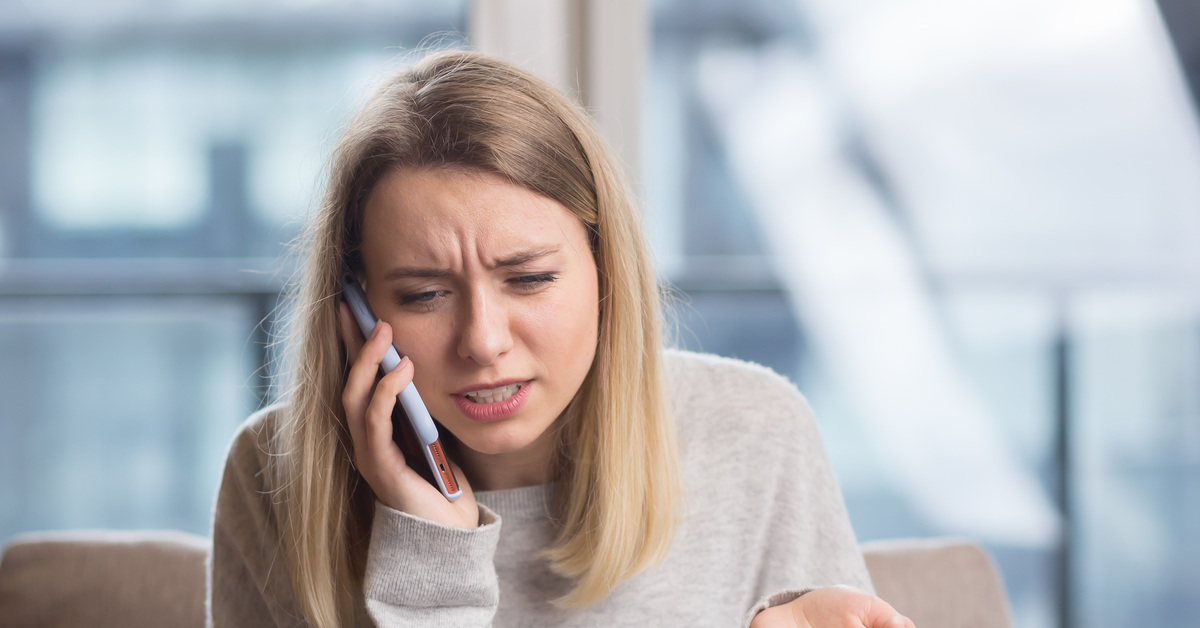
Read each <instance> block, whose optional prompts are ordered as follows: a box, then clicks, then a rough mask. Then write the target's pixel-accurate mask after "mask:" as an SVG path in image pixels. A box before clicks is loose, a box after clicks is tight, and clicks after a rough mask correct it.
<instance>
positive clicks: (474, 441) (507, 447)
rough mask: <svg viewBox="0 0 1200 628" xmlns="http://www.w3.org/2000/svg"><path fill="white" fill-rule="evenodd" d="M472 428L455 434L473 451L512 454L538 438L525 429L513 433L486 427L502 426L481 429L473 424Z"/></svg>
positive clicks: (460, 441) (462, 443)
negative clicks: (524, 430) (527, 432)
mask: <svg viewBox="0 0 1200 628" xmlns="http://www.w3.org/2000/svg"><path fill="white" fill-rule="evenodd" d="M472 427H474V428H475V429H471V430H469V431H467V432H464V433H461V434H459V433H456V434H455V435H454V436H455V438H457V439H458V442H459V443H460V444H461V445H462V446H463V447H467V448H469V449H470V450H472V451H475V452H477V453H481V454H486V455H493V456H494V455H499V454H510V453H514V452H518V451H521V450H522V449H525V448H526V447H528V446H529V445H531V444H532V443H533V441H535V440H536V439H537V438H536V436H534V435H529V434H526V433H524V432H523V431H517V432H516V433H512V432H511V431H510V430H506V429H486V428H487V427H495V428H500V427H501V426H499V425H496V426H482V427H484V428H485V429H483V430H480V429H479V427H481V426H472Z"/></svg>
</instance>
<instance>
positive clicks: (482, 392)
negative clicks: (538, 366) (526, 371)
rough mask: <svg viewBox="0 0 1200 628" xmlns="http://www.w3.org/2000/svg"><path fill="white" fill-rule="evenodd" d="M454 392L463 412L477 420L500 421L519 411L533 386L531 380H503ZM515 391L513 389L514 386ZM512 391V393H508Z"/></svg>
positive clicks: (455, 399)
mask: <svg viewBox="0 0 1200 628" xmlns="http://www.w3.org/2000/svg"><path fill="white" fill-rule="evenodd" d="M488 386H490V387H489V388H475V389H473V390H469V391H466V392H460V393H455V394H454V401H455V403H457V404H458V407H459V409H460V410H462V413H463V414H465V415H466V416H467V417H468V418H470V419H473V420H475V421H483V422H489V421H499V420H500V419H506V418H508V417H510V416H512V415H514V414H516V413H517V410H520V409H521V406H522V405H524V403H525V400H526V399H528V398H529V393H530V390H531V389H532V388H533V382H532V381H531V380H526V381H516V382H503V383H500V384H499V385H490V384H489V385H488ZM514 387H515V388H516V390H515V391H512V389H513V388H514ZM510 391H512V394H511V395H510V394H507V393H509V392H510Z"/></svg>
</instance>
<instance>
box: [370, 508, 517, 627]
mask: <svg viewBox="0 0 1200 628" xmlns="http://www.w3.org/2000/svg"><path fill="white" fill-rule="evenodd" d="M499 540H500V519H499V517H498V516H496V514H495V513H493V512H492V511H491V510H488V509H487V508H486V507H483V506H480V507H479V527H478V528H475V529H473V530H467V529H463V528H455V527H450V526H445V525H441V524H438V523H433V522H430V521H426V520H424V519H420V518H417V517H414V516H412V515H409V514H408V513H405V512H401V511H398V510H394V509H392V508H389V507H387V506H385V505H383V504H382V503H378V502H376V504H375V519H374V522H373V523H372V526H371V544H370V550H369V553H368V556H367V570H366V575H365V577H364V580H363V593H364V595H365V596H366V601H367V610H368V612H369V613H370V615H371V618H372V619H373V620H374V621H375V623H376V625H378V626H379V627H380V628H387V627H390V626H490V625H491V623H492V617H493V616H494V615H495V614H496V607H497V605H498V604H499V601H500V586H499V583H498V582H497V579H496V568H495V565H494V562H493V561H494V557H495V554H496V545H497V543H498V542H499Z"/></svg>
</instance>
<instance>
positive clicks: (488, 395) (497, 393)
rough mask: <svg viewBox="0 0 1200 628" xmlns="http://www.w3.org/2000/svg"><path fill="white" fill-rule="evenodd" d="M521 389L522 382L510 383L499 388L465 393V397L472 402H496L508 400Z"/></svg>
mask: <svg viewBox="0 0 1200 628" xmlns="http://www.w3.org/2000/svg"><path fill="white" fill-rule="evenodd" d="M520 390H521V384H509V385H507V386H501V387H499V388H489V389H488V390H476V391H474V392H469V393H465V394H464V395H463V397H465V398H466V399H467V400H469V401H471V402H472V403H496V402H498V401H507V400H509V399H511V398H512V396H513V395H515V394H517V392H518V391H520Z"/></svg>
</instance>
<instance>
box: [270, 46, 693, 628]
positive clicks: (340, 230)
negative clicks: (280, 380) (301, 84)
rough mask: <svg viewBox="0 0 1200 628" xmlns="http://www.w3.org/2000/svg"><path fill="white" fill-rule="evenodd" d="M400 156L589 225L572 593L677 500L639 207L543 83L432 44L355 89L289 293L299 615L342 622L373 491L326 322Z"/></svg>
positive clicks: (669, 535) (573, 603)
mask: <svg viewBox="0 0 1200 628" xmlns="http://www.w3.org/2000/svg"><path fill="white" fill-rule="evenodd" d="M397 168H402V169H403V168H424V169H429V168H433V169H437V168H458V169H467V170H478V171H485V172H489V173H494V174H497V175H500V176H502V177H505V178H507V179H508V180H510V181H513V182H515V183H517V184H519V185H522V186H524V187H526V188H528V189H530V190H532V191H534V192H537V193H538V194H541V195H543V196H546V197H549V198H551V199H553V200H555V201H557V202H559V203H561V204H562V205H563V206H565V207H566V208H567V209H568V210H570V211H571V212H572V213H573V214H574V215H575V216H577V217H578V218H579V220H580V221H582V222H583V224H584V225H585V226H586V227H587V229H588V232H589V235H590V239H591V244H592V252H593V254H594V256H595V259H596V265H597V269H598V272H599V279H600V294H601V297H600V326H599V337H598V338H597V351H596V357H595V361H594V362H593V364H592V367H591V370H590V372H589V373H588V375H587V377H586V379H585V380H584V382H583V384H582V385H581V386H580V389H579V390H578V392H577V393H576V395H575V398H574V399H573V400H572V402H571V403H570V404H569V405H568V406H567V409H566V410H565V412H564V416H563V417H562V420H561V421H560V423H561V425H562V428H561V431H560V435H561V442H560V443H559V447H558V452H557V456H556V460H555V465H556V467H555V469H556V473H557V475H556V496H555V500H554V505H553V508H554V511H553V515H554V517H555V519H556V522H557V524H558V536H557V538H556V540H555V542H554V544H553V545H552V546H551V547H550V548H548V549H547V550H546V551H545V557H546V558H547V560H549V562H550V566H551V569H553V570H554V571H555V572H556V573H558V574H560V575H562V576H564V577H567V578H569V579H571V580H572V581H573V582H574V584H575V586H574V588H573V589H572V590H571V591H570V592H569V593H568V594H567V595H565V596H564V597H563V598H561V599H559V600H556V601H555V602H556V603H557V604H559V605H560V606H562V607H578V606H586V605H590V604H593V603H596V602H598V601H600V600H602V599H604V598H605V597H606V596H607V595H608V594H609V593H610V592H611V591H612V590H613V588H614V587H615V586H616V585H618V584H619V583H621V582H623V581H625V580H628V579H629V578H631V577H633V576H634V575H636V574H637V573H639V572H641V571H642V570H644V569H646V568H648V567H650V566H651V565H654V564H655V563H657V562H659V561H660V560H661V559H662V558H663V557H664V556H665V555H666V553H667V551H668V550H669V549H670V547H671V543H672V540H673V538H674V534H675V530H676V528H677V526H678V521H679V516H680V515H679V511H680V494H681V490H682V488H681V479H680V463H679V453H678V450H677V447H676V444H675V430H674V426H673V423H672V419H671V416H670V413H669V410H668V407H667V399H666V392H665V388H664V382H663V372H662V325H663V323H662V319H661V317H662V309H661V302H660V296H659V293H658V288H657V283H656V277H655V274H654V271H653V267H652V264H651V262H650V255H649V252H648V249H647V246H646V243H645V241H644V238H643V235H642V230H641V224H640V220H639V217H638V215H637V210H636V206H635V204H634V202H633V200H632V197H631V194H630V192H629V190H628V188H627V186H626V184H625V182H624V177H623V176H622V174H621V172H620V168H619V166H618V165H617V162H616V161H615V160H614V158H613V157H612V155H611V154H610V153H609V152H608V150H607V149H606V148H605V146H604V144H603V142H602V141H601V140H600V137H599V136H598V134H597V133H596V131H595V130H594V129H593V128H592V125H591V123H590V122H589V120H588V117H587V114H586V113H584V112H583V111H582V110H581V109H580V108H579V107H577V106H575V105H574V104H572V103H571V102H569V101H568V100H567V99H566V98H565V97H563V96H562V95H561V94H559V93H558V92H556V91H555V90H554V89H553V88H551V87H549V86H548V85H546V84H545V83H543V82H542V81H540V80H538V79H536V78H534V77H533V76H531V75H529V74H528V73H526V72H524V71H523V70H521V69H519V68H517V67H515V66H513V65H510V64H508V63H505V62H502V61H499V60H496V59H494V58H491V57H488V56H485V55H481V54H478V53H472V52H464V51H455V52H441V53H435V54H431V55H429V56H427V57H425V58H424V59H423V60H421V61H420V62H418V63H417V64H415V65H414V66H412V67H410V68H408V69H407V70H405V71H403V72H401V73H399V74H397V75H395V76H394V77H392V78H391V79H389V80H388V81H386V82H385V83H384V85H383V86H382V87H381V88H380V89H379V90H378V91H377V92H376V94H375V95H374V96H373V97H372V98H371V99H370V100H369V101H368V102H367V103H366V105H365V106H364V107H363V109H362V111H361V112H360V113H359V115H358V116H357V117H356V118H355V119H354V120H353V121H352V122H351V123H350V125H349V126H348V128H347V129H346V131H345V133H344V134H343V136H342V138H341V140H340V142H339V143H338V145H337V147H336V148H335V150H334V154H333V157H332V161H331V172H330V178H329V185H328V188H327V190H326V192H325V196H324V200H323V202H322V204H321V206H320V207H319V209H318V211H317V214H316V216H315V217H314V218H313V220H312V221H311V222H310V224H309V225H308V229H307V231H306V235H305V243H306V247H307V250H306V254H307V259H306V261H305V263H304V266H303V270H302V279H301V282H300V285H299V287H298V290H297V291H296V292H295V293H294V294H293V299H294V317H295V318H294V319H293V323H292V329H291V330H290V341H291V343H290V344H291V349H292V363H293V364H294V365H295V366H294V370H293V372H292V373H291V377H292V379H293V381H291V382H290V388H291V393H290V395H289V399H288V402H289V403H288V407H287V408H286V409H285V410H283V411H282V412H281V416H280V418H279V421H280V423H279V428H278V431H277V435H276V439H275V441H274V443H273V450H274V451H273V453H274V454H275V455H273V456H272V458H271V465H270V471H271V473H272V478H273V482H274V486H276V487H277V491H278V496H277V497H278V498H277V500H276V501H277V503H278V504H279V513H280V536H281V540H282V551H283V555H284V559H285V563H286V566H287V568H288V571H289V573H290V575H291V579H292V585H293V587H294V589H295V594H296V598H297V601H298V602H299V605H300V607H301V609H302V610H303V612H304V614H305V616H306V617H307V619H308V621H309V623H310V624H313V625H318V626H333V625H339V624H347V623H350V622H351V621H352V619H353V616H354V613H355V609H356V606H357V605H358V604H359V601H358V597H359V596H361V586H362V577H363V571H364V569H365V562H366V544H367V538H368V536H369V534H370V526H371V518H372V516H373V507H374V498H373V496H372V494H371V492H370V488H369V486H367V484H366V482H364V481H362V478H361V476H359V475H358V473H357V472H356V471H355V470H354V469H353V467H352V466H351V464H350V460H351V455H350V451H351V441H350V437H349V434H348V432H347V429H346V424H345V416H344V412H343V409H342V406H341V393H342V387H343V386H344V383H345V360H346V358H345V352H344V348H343V346H342V344H341V342H340V340H339V336H338V331H337V304H338V299H339V292H340V287H339V277H340V275H341V271H342V268H343V266H349V267H350V268H351V269H354V270H360V265H361V259H360V257H359V254H358V243H359V241H360V234H359V229H360V225H361V214H362V207H363V204H364V203H365V200H366V197H367V195H368V194H369V193H370V191H371V189H372V187H373V186H374V185H375V183H376V182H377V181H378V180H379V178H380V177H381V176H382V175H383V174H384V173H386V172H388V171H390V170H393V169H397Z"/></svg>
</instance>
